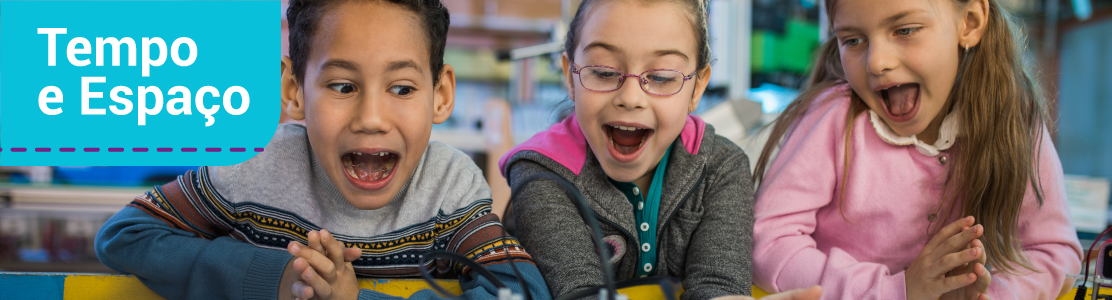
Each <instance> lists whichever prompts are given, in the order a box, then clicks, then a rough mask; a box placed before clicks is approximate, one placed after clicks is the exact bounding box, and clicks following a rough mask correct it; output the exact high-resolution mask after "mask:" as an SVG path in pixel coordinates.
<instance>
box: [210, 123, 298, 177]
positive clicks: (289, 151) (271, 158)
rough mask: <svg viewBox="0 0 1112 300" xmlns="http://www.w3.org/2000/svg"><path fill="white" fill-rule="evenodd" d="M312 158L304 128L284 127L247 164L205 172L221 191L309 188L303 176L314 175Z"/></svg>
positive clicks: (289, 125) (218, 167) (296, 125)
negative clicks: (311, 173)
mask: <svg viewBox="0 0 1112 300" xmlns="http://www.w3.org/2000/svg"><path fill="white" fill-rule="evenodd" d="M312 155H313V151H312V149H311V148H310V147H309V136H308V135H307V134H306V131H305V125H301V124H282V125H278V129H277V130H276V131H275V132H274V137H272V138H271V140H270V143H268V144H267V145H266V148H264V149H263V151H262V152H258V153H256V155H255V156H254V157H252V158H250V159H248V160H247V161H244V162H242V163H238V164H234V165H230V166H209V167H202V168H206V169H207V170H206V171H208V177H209V180H211V182H212V184H213V186H214V187H215V188H216V189H217V190H220V191H228V190H230V189H232V188H236V189H242V188H244V187H254V186H257V185H258V186H260V187H261V186H285V187H295V186H307V185H308V182H307V181H306V180H304V178H305V177H304V176H307V175H308V174H309V173H310V172H312V166H311V165H312ZM264 174H265V175H264ZM264 179H265V180H264Z"/></svg>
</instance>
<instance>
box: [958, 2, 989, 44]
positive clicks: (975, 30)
mask: <svg viewBox="0 0 1112 300" xmlns="http://www.w3.org/2000/svg"><path fill="white" fill-rule="evenodd" d="M959 14H960V23H959V24H958V29H960V30H959V31H958V33H959V34H960V36H958V47H959V48H962V49H964V48H965V47H966V45H968V47H970V48H972V47H976V46H977V45H978V44H980V43H981V37H983V36H984V34H985V29H986V28H987V27H988V19H989V15H988V14H989V0H973V1H969V4H966V5H965V8H962V9H961V11H960V12H959Z"/></svg>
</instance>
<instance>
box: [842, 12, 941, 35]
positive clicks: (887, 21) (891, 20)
mask: <svg viewBox="0 0 1112 300" xmlns="http://www.w3.org/2000/svg"><path fill="white" fill-rule="evenodd" d="M920 12H925V11H924V10H922V9H912V10H905V11H902V12H899V13H897V14H895V15H892V16H890V17H887V18H884V20H882V21H880V24H881V25H888V24H892V23H895V22H897V21H899V20H900V19H903V18H906V17H907V16H910V15H912V14H915V13H920ZM845 31H862V30H861V29H860V28H857V27H853V26H838V27H834V32H835V33H838V32H845Z"/></svg>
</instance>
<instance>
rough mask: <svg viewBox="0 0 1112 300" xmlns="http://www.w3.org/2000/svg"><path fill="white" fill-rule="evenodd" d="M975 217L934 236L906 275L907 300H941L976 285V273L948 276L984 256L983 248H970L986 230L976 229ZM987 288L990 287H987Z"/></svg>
mask: <svg viewBox="0 0 1112 300" xmlns="http://www.w3.org/2000/svg"><path fill="white" fill-rule="evenodd" d="M973 222H974V220H973V217H971V216H970V217H965V218H962V219H961V220H958V221H956V222H954V223H951V224H949V225H946V227H943V228H942V230H941V231H939V232H938V234H935V235H934V237H933V238H931V240H930V241H929V242H927V246H926V247H923V251H920V252H919V256H917V257H915V260H914V261H912V262H911V266H910V267H908V268H907V271H905V273H904V281H905V284H906V285H905V288H906V293H907V299H908V300H914V299H928V300H934V299H939V297H941V296H942V295H943V294H945V293H948V292H950V291H953V290H956V289H959V288H962V287H965V286H968V285H970V284H973V283H974V282H975V281H976V280H977V275H976V274H973V273H967V274H961V275H957V276H947V275H948V274H947V273H950V271H952V270H954V269H956V268H958V267H960V266H963V265H965V264H968V263H971V262H974V261H977V260H978V259H980V258H981V257H983V256H984V249H983V248H969V249H966V248H967V247H966V246H967V245H969V244H970V243H971V242H973V240H974V239H976V238H979V237H981V235H982V234H984V226H981V225H973V224H974V223H973ZM986 288H987V283H986Z"/></svg>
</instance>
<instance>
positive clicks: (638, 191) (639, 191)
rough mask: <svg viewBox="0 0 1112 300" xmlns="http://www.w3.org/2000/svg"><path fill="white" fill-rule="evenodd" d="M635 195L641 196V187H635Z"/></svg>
mask: <svg viewBox="0 0 1112 300" xmlns="http://www.w3.org/2000/svg"><path fill="white" fill-rule="evenodd" d="M633 195H634V196H640V195H641V189H639V188H637V187H633Z"/></svg>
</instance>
